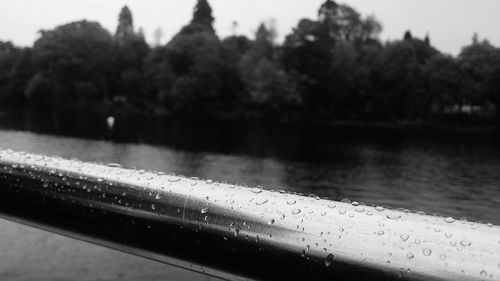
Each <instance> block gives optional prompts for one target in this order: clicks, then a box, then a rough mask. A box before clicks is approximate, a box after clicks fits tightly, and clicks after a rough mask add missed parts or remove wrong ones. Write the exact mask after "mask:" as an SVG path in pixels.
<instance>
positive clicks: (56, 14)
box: [0, 0, 500, 54]
mask: <svg viewBox="0 0 500 281" xmlns="http://www.w3.org/2000/svg"><path fill="white" fill-rule="evenodd" d="M209 2H210V3H211V5H212V8H213V10H214V16H215V18H216V22H215V28H216V30H217V32H218V34H219V35H220V36H222V37H223V36H226V35H230V34H232V28H231V25H232V22H233V21H235V20H236V21H237V22H238V23H239V28H238V33H242V34H245V35H251V34H253V32H254V30H255V29H256V27H257V26H258V24H259V22H261V21H265V20H269V19H271V18H274V19H275V20H276V23H277V28H278V32H279V35H280V39H282V38H283V36H284V35H286V34H287V33H289V32H290V30H291V28H292V27H293V26H295V25H296V24H297V22H298V20H299V19H301V18H304V17H307V18H312V19H315V18H316V15H317V10H318V7H319V6H320V5H321V3H323V2H324V0H209ZM339 2H343V3H347V4H349V5H351V6H353V7H354V8H356V9H357V10H358V11H360V12H361V13H362V14H363V15H367V14H375V15H376V16H377V18H378V19H379V20H380V21H381V22H382V24H383V25H384V32H383V33H382V36H381V38H382V39H383V40H390V39H398V38H401V37H402V36H403V33H404V31H405V30H407V29H410V30H411V31H412V33H413V34H414V36H419V37H423V36H425V34H426V33H429V34H430V37H431V41H432V44H433V45H434V46H436V47H437V48H438V49H440V50H441V51H444V52H447V53H451V54H457V53H458V52H459V51H460V48H461V47H462V46H463V45H466V44H468V43H469V42H470V41H471V38H472V34H473V33H474V32H478V34H479V36H480V38H488V39H489V40H490V42H492V43H493V44H494V45H496V46H500V16H499V15H498V13H499V12H500V0H343V1H340V0H339ZM195 3H196V0H0V40H11V41H13V42H14V43H15V44H18V45H22V46H30V45H31V44H32V43H33V41H34V40H35V39H36V38H37V37H38V34H37V31H38V30H40V29H51V28H53V27H55V26H57V25H60V24H63V23H67V22H70V21H75V20H80V19H84V18H85V19H88V20H95V21H98V22H100V23H101V24H102V25H103V26H104V27H105V28H107V29H108V30H109V31H111V32H112V33H114V31H115V29H116V24H117V19H118V13H119V11H120V8H121V7H122V6H123V5H125V4H127V5H128V6H129V7H130V9H131V10H132V13H133V16H134V23H135V27H136V29H137V28H139V27H142V28H143V29H144V31H145V34H146V38H147V39H148V41H149V42H153V41H154V40H153V38H154V37H153V32H154V31H155V29H156V28H158V27H160V26H161V27H162V29H163V31H164V37H163V41H168V40H169V39H170V38H171V37H172V35H174V34H175V33H176V32H177V31H178V30H179V29H180V28H181V27H182V26H183V25H185V24H186V23H188V22H189V20H190V19H191V15H192V10H193V6H194V4H195Z"/></svg>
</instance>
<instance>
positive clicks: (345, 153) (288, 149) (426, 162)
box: [0, 115, 500, 280]
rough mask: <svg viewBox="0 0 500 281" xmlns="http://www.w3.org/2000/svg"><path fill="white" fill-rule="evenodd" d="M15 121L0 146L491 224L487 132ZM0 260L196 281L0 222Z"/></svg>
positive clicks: (497, 150) (497, 182) (497, 218)
mask: <svg viewBox="0 0 500 281" xmlns="http://www.w3.org/2000/svg"><path fill="white" fill-rule="evenodd" d="M23 116H24V117H23V118H25V119H22V120H20V121H19V120H18V119H16V122H17V123H16V122H12V119H9V118H11V117H6V116H3V118H2V117H0V147H2V148H11V149H14V150H22V151H27V152H32V153H42V154H47V155H59V156H62V157H65V158H78V159H81V160H85V161H97V162H104V163H109V162H113V163H121V164H123V165H125V166H128V167H138V168H139V167H140V168H141V169H146V170H148V169H149V170H157V171H165V172H172V173H176V174H182V175H186V176H196V177H200V178H205V179H213V180H218V181H228V182H234V183H245V184H247V185H250V186H255V185H262V186H264V187H266V188H270V189H284V190H289V191H296V192H302V193H305V194H309V193H314V194H317V195H319V196H324V197H329V198H331V199H334V200H341V199H343V198H349V199H351V200H355V201H359V202H364V203H367V204H377V205H386V206H391V207H396V208H408V209H412V210H419V211H425V212H427V213H441V214H444V215H447V216H453V217H457V218H460V217H467V218H468V219H471V220H476V221H478V220H479V221H485V222H491V223H494V224H500V212H498V206H500V147H499V146H497V145H496V144H495V143H496V141H492V140H489V139H487V138H488V136H489V135H487V134H486V135H485V134H479V135H476V134H473V135H472V136H470V135H468V136H461V135H457V134H449V133H447V135H446V136H444V134H443V135H440V136H438V137H437V138H432V139H430V138H428V137H425V136H424V137H422V136H418V137H417V136H416V134H415V133H409V132H408V131H404V132H401V131H400V130H390V129H383V128H379V129H370V128H361V127H358V128H351V127H349V128H345V127H341V128H339V127H335V128H332V127H328V128H325V127H314V126H312V127H311V126H298V127H297V126H292V125H285V126H275V125H268V124H266V125H263V124H253V123H236V124H235V123H234V122H227V123H224V122H223V123H215V124H214V123H211V124H210V125H207V124H206V123H204V122H201V121H196V122H192V121H191V122H186V121H182V122H181V121H172V120H164V121H161V122H157V121H154V122H150V123H147V122H146V121H145V120H137V118H129V119H126V118H123V119H120V118H118V119H117V126H116V127H115V130H114V131H108V130H106V128H105V126H104V125H103V124H104V118H99V117H95V118H88V119H86V121H81V120H79V121H75V120H73V121H71V120H70V121H68V120H64V121H62V119H61V118H60V117H56V118H55V119H59V120H55V121H54V118H53V117H50V118H49V121H47V120H42V121H40V120H41V119H37V118H35V119H36V120H31V121H30V120H29V119H30V118H33V117H26V116H25V115H23ZM40 122H41V123H40ZM208 123H210V122H208ZM40 124H42V125H40ZM47 124H49V125H47ZM126 124H128V125H129V126H128V127H126V128H127V129H124V128H125V125H126ZM140 124H147V125H146V126H144V125H140ZM85 128H93V129H87V130H86V129H85ZM20 129H22V130H20ZM25 130H30V131H35V132H36V133H34V132H27V131H25ZM48 133H50V134H48ZM54 133H56V134H61V135H66V136H56V135H53V134H54ZM68 136H73V137H68ZM74 136H79V137H85V138H75V137H74ZM90 138H93V139H90ZM478 139H479V141H478ZM110 140H114V142H112V141H110ZM0 261H2V262H0V279H9V280H33V279H39V280H40V279H50V280H138V279H139V280H207V279H208V278H207V277H204V276H201V275H197V274H192V273H189V272H185V271H182V270H178V269H172V268H170V267H168V266H165V265H161V264H158V263H156V262H151V261H147V260H144V259H141V258H137V257H132V256H129V255H126V254H123V253H119V252H116V251H113V250H108V249H104V248H101V247H97V246H92V245H89V244H87V243H83V242H76V241H74V240H72V239H69V238H64V237H60V236H57V235H53V234H49V233H46V232H43V231H39V230H34V229H32V228H28V227H24V226H20V225H17V224H14V223H10V222H5V221H0ZM35 276H36V277H37V278H35ZM173 276H174V277H173ZM40 277H41V278H40ZM82 278H83V279H82Z"/></svg>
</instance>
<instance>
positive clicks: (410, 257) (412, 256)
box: [406, 252, 415, 260]
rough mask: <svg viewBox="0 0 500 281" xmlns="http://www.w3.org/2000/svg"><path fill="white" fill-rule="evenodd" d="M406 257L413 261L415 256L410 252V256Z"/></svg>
mask: <svg viewBox="0 0 500 281" xmlns="http://www.w3.org/2000/svg"><path fill="white" fill-rule="evenodd" d="M406 257H407V258H408V259H409V260H411V259H413V258H414V257H415V256H414V255H413V253H411V252H408V254H406Z"/></svg>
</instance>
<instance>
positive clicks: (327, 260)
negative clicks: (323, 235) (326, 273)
mask: <svg viewBox="0 0 500 281" xmlns="http://www.w3.org/2000/svg"><path fill="white" fill-rule="evenodd" d="M324 263H325V266H326V267H329V266H330V265H331V264H332V263H333V255H332V254H328V256H326V258H325V260H324Z"/></svg>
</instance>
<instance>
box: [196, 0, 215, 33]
mask: <svg viewBox="0 0 500 281" xmlns="http://www.w3.org/2000/svg"><path fill="white" fill-rule="evenodd" d="M213 22H214V17H213V16H212V8H211V7H210V4H208V1H207V0H198V3H196V6H195V7H194V12H193V19H192V21H191V23H198V24H202V25H205V26H207V27H210V28H211V29H213V27H212V24H213Z"/></svg>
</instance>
